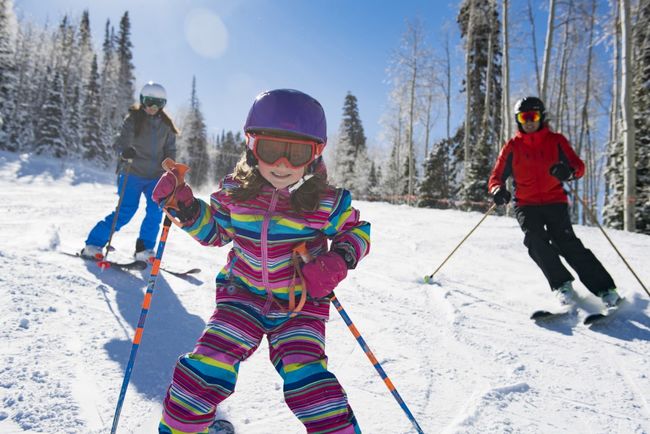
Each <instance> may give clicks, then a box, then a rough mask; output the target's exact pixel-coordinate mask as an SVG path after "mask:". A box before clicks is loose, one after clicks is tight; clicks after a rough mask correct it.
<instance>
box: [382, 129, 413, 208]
mask: <svg viewBox="0 0 650 434" xmlns="http://www.w3.org/2000/svg"><path fill="white" fill-rule="evenodd" d="M400 145H401V143H400V142H399V141H397V140H394V141H393V148H392V149H391V153H390V157H389V158H388V161H387V162H386V170H385V176H384V178H383V185H382V190H383V193H384V195H385V196H387V198H388V200H389V201H390V202H391V203H403V202H404V198H403V192H404V190H408V183H406V182H405V180H406V179H407V178H404V171H403V167H404V164H405V163H404V161H405V160H407V158H405V157H404V155H403V154H402V155H400V152H399V151H400Z"/></svg>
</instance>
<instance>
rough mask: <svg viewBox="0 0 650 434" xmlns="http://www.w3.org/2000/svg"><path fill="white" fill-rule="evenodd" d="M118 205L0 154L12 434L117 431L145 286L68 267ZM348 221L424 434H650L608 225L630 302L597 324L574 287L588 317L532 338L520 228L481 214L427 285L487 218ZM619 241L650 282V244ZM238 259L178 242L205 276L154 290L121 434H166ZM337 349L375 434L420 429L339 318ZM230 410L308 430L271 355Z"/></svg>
mask: <svg viewBox="0 0 650 434" xmlns="http://www.w3.org/2000/svg"><path fill="white" fill-rule="evenodd" d="M115 193H116V186H115V176H114V174H113V173H112V172H111V171H110V170H109V169H107V170H106V171H100V170H94V169H90V168H88V167H86V166H83V165H82V164H81V163H74V162H69V161H68V162H65V161H60V160H55V159H48V158H46V157H38V156H31V155H18V154H12V153H0V203H2V212H1V213H0V300H2V303H1V304H0V357H1V362H0V432H2V433H6V434H13V433H36V432H46V433H106V432H108V431H109V430H110V426H111V423H112V418H113V413H114V411H115V405H116V401H117V397H118V394H119V389H120V386H121V383H122V378H123V375H124V369H125V366H126V364H127V361H128V358H129V352H130V349H131V342H132V338H133V333H134V329H135V327H136V324H137V321H138V318H139V316H140V310H141V305H142V298H143V293H144V291H145V289H146V286H147V280H148V278H149V271H148V270H147V271H143V272H124V271H119V270H115V269H110V270H105V271H102V270H101V269H99V268H98V267H97V266H96V265H95V264H94V263H92V262H85V261H83V260H80V259H77V258H73V257H70V256H67V255H63V254H61V252H75V251H78V250H79V249H80V248H81V247H82V246H83V242H84V240H85V237H86V235H87V233H88V231H89V230H90V229H91V227H92V226H93V225H94V224H95V223H96V222H97V221H98V220H99V219H101V218H103V217H104V216H105V215H106V214H108V213H109V212H110V211H111V210H112V209H113V208H114V207H115V205H116V203H117V196H116V194H115ZM209 193H210V191H209V190H206V191H199V192H197V195H198V196H199V197H203V198H207V196H208V195H209ZM355 206H356V207H357V208H358V209H360V211H361V214H362V217H363V218H364V219H365V220H368V221H370V222H371V223H372V248H371V253H370V255H369V256H368V257H367V258H366V259H365V260H364V261H362V262H361V263H360V264H359V266H358V268H357V269H356V270H354V271H352V272H350V273H349V275H348V278H347V279H346V280H345V281H344V282H343V283H342V284H341V285H340V286H339V288H337V291H336V292H337V296H338V298H339V299H340V301H341V303H342V304H343V306H344V307H345V309H346V310H347V312H348V314H349V315H350V317H351V318H352V320H353V321H354V323H355V325H356V326H357V328H358V329H359V330H360V332H361V334H362V335H363V337H364V338H365V340H366V341H367V343H368V345H369V346H370V348H371V349H372V351H373V352H374V354H375V355H376V356H377V358H378V359H379V361H380V363H381V365H382V367H383V368H384V369H385V371H386V372H387V373H388V375H389V377H390V379H391V380H392V381H393V383H394V384H395V386H396V387H397V390H398V392H399V393H400V394H401V396H402V397H403V398H404V401H405V402H406V403H407V405H408V407H409V408H410V410H411V412H412V413H413V414H414V415H415V417H416V419H417V421H418V422H419V424H420V426H421V427H422V429H423V430H424V432H426V433H504V432H508V433H569V432H570V433H650V404H649V402H650V378H649V375H650V319H648V314H649V313H650V307H648V295H647V294H646V293H645V292H644V291H643V289H642V288H641V286H640V285H639V283H638V282H637V281H636V280H635V279H634V277H633V275H632V274H631V273H630V271H629V270H628V269H627V267H626V266H625V264H624V263H623V262H622V260H621V259H620V258H619V257H618V255H617V254H616V252H615V251H614V249H613V248H612V247H611V246H610V245H609V244H608V242H607V240H606V239H605V237H603V235H602V234H601V233H600V231H599V229H598V228H594V227H584V226H576V227H575V229H576V232H577V234H578V236H579V237H580V238H581V239H582V241H583V242H584V243H585V245H587V247H589V248H590V249H591V250H593V251H594V253H595V254H596V256H597V257H598V258H599V259H600V260H601V262H603V264H604V265H605V266H606V268H607V269H608V270H609V271H610V273H611V274H612V276H613V277H614V279H615V281H616V283H617V285H618V288H619V289H620V291H621V293H622V294H624V295H625V297H626V305H625V306H624V308H622V310H621V311H619V312H618V313H617V314H616V316H615V317H613V318H610V319H608V320H607V321H606V322H604V323H600V324H598V325H596V326H593V327H587V326H585V325H583V324H582V320H583V318H584V316H585V314H586V312H593V311H597V310H598V309H600V308H601V304H600V302H599V300H597V299H596V298H595V297H594V296H592V295H591V294H590V293H589V292H588V291H587V290H586V288H585V287H584V286H583V285H582V284H581V283H579V282H577V281H576V283H575V287H576V290H577V292H578V294H579V306H580V309H579V310H578V312H577V313H576V314H575V315H569V316H568V317H566V318H563V319H560V320H556V321H551V322H548V323H543V324H542V323H540V324H536V323H535V322H533V321H531V320H530V319H529V317H530V315H531V313H532V312H533V311H534V310H537V309H540V308H553V307H554V306H555V303H556V302H555V300H554V298H553V296H552V294H551V293H550V291H549V288H548V287H547V284H546V282H545V280H544V278H543V276H542V274H541V272H540V271H539V270H538V269H537V267H536V266H535V265H534V263H533V261H532V260H531V259H530V258H529V257H528V254H527V252H526V249H525V247H524V246H523V245H522V239H523V235H522V233H521V231H520V229H519V227H518V225H517V223H516V221H515V220H514V219H512V218H510V217H505V216H504V217H499V216H490V217H488V218H487V219H486V220H485V221H484V222H483V224H482V225H481V226H480V227H479V228H478V229H477V230H476V232H475V233H474V234H473V235H472V236H471V237H470V238H469V239H468V240H467V241H466V242H465V243H464V244H463V246H462V247H461V248H460V249H459V250H458V251H457V252H456V253H455V254H454V256H452V258H451V259H450V260H449V261H448V262H447V264H445V266H444V267H443V268H442V269H441V271H439V272H438V274H436V276H435V278H434V281H435V284H433V285H427V284H424V283H423V277H424V276H425V275H426V274H430V273H432V272H433V270H434V269H435V268H436V267H437V266H438V265H439V264H440V263H441V262H442V261H443V260H444V259H445V258H446V256H447V255H448V254H449V253H450V252H451V251H452V250H453V249H454V247H455V246H456V245H457V244H458V242H459V241H460V240H461V239H462V238H463V237H464V236H465V234H467V232H469V230H470V229H471V228H472V227H473V226H474V225H475V224H476V223H477V222H478V221H479V220H480V218H481V214H480V213H465V212H459V211H453V210H433V209H418V208H414V207H409V206H395V205H390V204H386V203H371V202H356V203H355ZM141 219H142V214H141V213H140V212H139V214H137V215H136V217H135V218H134V220H133V221H132V222H131V223H130V224H129V225H128V226H126V227H125V228H124V229H123V230H122V231H121V232H119V233H118V234H116V236H115V237H114V242H113V244H114V245H115V247H116V248H117V251H116V252H115V253H114V259H120V258H128V257H129V256H130V255H131V254H132V251H133V247H134V243H135V239H136V238H137V233H138V228H139V223H140V221H141ZM607 232H608V234H609V236H610V237H611V238H612V240H613V241H614V243H616V245H617V246H618V248H619V250H620V251H621V252H622V253H623V255H625V257H626V259H627V261H628V262H629V264H630V265H631V266H632V267H633V268H634V270H635V271H636V272H637V274H638V275H639V277H640V278H641V280H642V281H643V282H645V284H646V286H647V285H648V283H650V267H648V264H649V261H648V260H649V258H650V237H648V236H645V235H639V234H631V233H626V232H622V231H615V230H609V229H608V230H607ZM227 250H228V249H227V248H220V249H219V248H207V247H202V246H201V245H199V244H198V243H197V242H195V241H194V240H192V239H191V238H190V237H189V236H187V235H186V234H185V233H183V232H182V231H180V230H179V229H178V228H173V229H172V231H171V232H170V234H169V238H168V243H167V248H166V250H165V253H164V257H163V266H168V267H170V268H175V269H185V268H192V267H199V268H201V269H202V272H201V273H200V274H198V275H195V276H193V277H190V278H186V279H181V278H177V277H174V276H172V275H170V274H167V273H164V272H162V273H161V274H160V275H159V276H158V280H157V281H156V285H155V291H154V295H153V302H152V308H151V310H150V312H149V315H148V318H147V322H146V326H145V330H144V337H143V342H142V345H141V346H140V349H139V352H138V355H137V359H136V362H135V368H134V370H133V374H132V377H131V383H130V385H129V389H128V393H127V395H126V399H125V401H124V407H123V411H122V415H121V419H120V425H119V430H118V432H120V433H138V434H140V433H154V432H156V426H157V422H158V419H159V417H160V411H161V401H162V398H163V396H164V393H165V389H166V388H167V386H168V384H169V380H170V374H171V370H172V368H173V365H174V363H175V360H176V358H177V357H178V356H179V355H180V354H182V353H184V352H188V351H191V349H192V347H193V344H194V342H195V340H196V338H197V337H198V336H199V335H200V333H201V331H202V329H203V327H204V325H205V320H206V319H207V318H208V317H209V316H210V314H211V312H212V310H213V308H214V283H213V282H214V277H215V275H216V273H217V271H218V270H219V269H220V268H221V266H222V265H223V264H224V261H225V258H226V253H227ZM327 353H328V355H329V367H330V369H331V370H332V371H333V372H334V373H335V374H336V375H337V377H338V378H339V380H340V381H341V383H342V384H343V386H344V387H345V389H346V391H347V393H348V396H349V400H350V403H351V405H352V407H353V409H354V411H355V413H356V416H357V419H358V421H359V424H360V426H361V428H362V430H363V432H364V433H370V434H399V433H413V432H415V430H414V428H413V427H412V425H411V423H410V422H409V420H408V419H407V417H406V415H405V413H404V412H403V411H402V409H401V408H400V407H399V405H398V404H397V402H396V401H395V400H394V398H393V396H392V395H391V394H390V392H389V391H388V389H387V388H386V386H385V385H384V383H383V382H382V381H381V379H380V377H379V375H378V374H377V373H376V371H375V370H374V368H373V367H372V365H371V364H370V362H369V361H368V359H367V358H366V355H365V354H364V352H363V351H362V349H361V348H360V347H359V345H358V344H357V342H356V341H355V339H354V338H353V336H352V335H351V334H350V332H349V330H348V328H347V327H346V326H345V323H344V322H343V320H342V319H341V318H340V317H339V315H338V314H337V312H336V311H335V310H334V309H333V308H332V312H331V320H330V321H329V324H328V341H327ZM219 410H220V413H221V414H222V415H223V416H225V417H227V418H228V419H229V420H231V421H232V422H233V423H234V425H235V427H236V428H237V430H238V432H240V433H244V434H274V433H287V434H292V433H303V432H304V429H303V428H302V425H301V424H300V423H299V422H298V421H297V419H295V418H294V416H293V414H292V413H291V412H290V411H289V409H288V408H287V407H286V406H285V404H284V402H283V397H282V381H281V379H280V377H279V375H278V374H277V373H276V372H275V370H274V369H273V367H272V365H271V363H270V362H269V360H268V348H267V347H266V346H265V344H263V346H262V347H261V348H260V349H259V350H258V351H257V353H255V354H254V355H253V356H252V357H251V358H250V359H249V360H248V361H246V362H245V363H243V364H242V366H241V369H240V376H239V381H238V384H237V390H236V393H235V394H234V395H233V396H232V397H231V398H229V399H228V400H227V401H225V402H224V403H223V404H222V405H221V407H220V409H219Z"/></svg>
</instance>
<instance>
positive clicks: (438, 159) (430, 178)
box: [418, 139, 452, 209]
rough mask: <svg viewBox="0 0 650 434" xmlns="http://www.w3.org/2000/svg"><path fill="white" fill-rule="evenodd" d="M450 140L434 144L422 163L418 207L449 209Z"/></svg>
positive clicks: (450, 191)
mask: <svg viewBox="0 0 650 434" xmlns="http://www.w3.org/2000/svg"><path fill="white" fill-rule="evenodd" d="M451 145H452V140H451V139H450V140H447V139H443V140H440V141H439V142H438V143H436V144H434V145H433V147H432V149H431V153H430V154H429V157H428V158H427V160H426V161H425V162H424V177H423V179H422V182H421V183H420V189H419V191H418V206H420V207H429V208H441V209H446V208H449V207H451V203H452V201H451V198H452V188H451V168H450V164H449V160H450V151H449V149H450V147H451Z"/></svg>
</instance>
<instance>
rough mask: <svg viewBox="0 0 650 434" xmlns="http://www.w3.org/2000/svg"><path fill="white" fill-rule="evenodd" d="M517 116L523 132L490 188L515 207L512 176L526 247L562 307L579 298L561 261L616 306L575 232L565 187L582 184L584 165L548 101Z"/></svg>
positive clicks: (525, 102) (525, 106)
mask: <svg viewBox="0 0 650 434" xmlns="http://www.w3.org/2000/svg"><path fill="white" fill-rule="evenodd" d="M514 112H515V113H514V114H515V121H516V122H517V126H518V128H519V131H518V132H517V133H516V134H515V136H514V137H513V138H512V139H510V140H509V141H508V142H507V143H506V144H505V146H504V147H503V148H502V149H501V152H500V153H499V157H498V159H497V162H496V164H495V166H494V169H493V170H492V175H491V176H490V180H489V182H488V188H489V192H490V194H491V195H492V198H493V200H494V202H495V203H496V204H497V205H505V204H507V203H508V202H509V201H510V198H511V195H510V192H509V191H508V190H507V189H506V187H505V182H506V180H507V179H508V178H509V177H510V176H512V178H513V184H514V186H515V216H516V217H517V221H518V222H519V226H521V230H522V231H523V232H524V234H525V235H524V245H525V246H526V247H527V248H528V254H529V255H530V257H531V258H532V259H533V260H534V261H535V263H536V264H537V266H538V267H539V268H540V269H541V270H542V272H543V273H544V276H545V277H546V279H547V280H548V283H549V285H550V287H551V289H552V290H553V291H554V293H555V295H556V296H557V297H558V299H559V300H560V303H561V304H565V305H569V304H572V303H573V296H574V292H573V287H572V285H571V282H572V281H573V276H572V275H571V273H570V272H569V271H568V270H567V269H566V267H565V266H564V265H563V264H562V261H560V255H562V256H563V257H564V259H566V261H567V262H568V263H569V265H570V266H571V267H572V268H573V269H574V270H575V271H576V272H577V273H578V276H579V277H580V280H581V281H582V283H584V285H585V286H586V287H587V289H589V291H591V292H592V293H593V294H594V295H596V296H598V297H600V298H601V299H602V300H603V303H604V304H605V305H606V306H607V307H612V306H615V305H616V304H618V302H619V301H620V297H619V295H618V292H617V291H616V286H615V285H614V280H613V279H612V277H611V276H610V275H609V273H608V272H607V270H605V268H604V267H603V265H602V264H601V263H600V261H599V260H598V259H597V258H596V256H595V255H594V254H593V253H592V252H591V250H589V249H587V248H585V246H584V245H583V244H582V242H581V241H580V239H579V238H578V237H577V236H576V235H575V233H574V232H573V227H572V225H571V218H570V216H569V206H568V198H567V193H566V191H565V190H564V188H563V185H562V183H563V182H566V181H570V180H574V179H579V178H581V177H582V176H583V175H584V172H585V165H584V163H583V162H582V160H581V159H580V157H578V155H576V153H575V151H574V150H573V148H572V147H571V145H570V144H569V142H568V140H567V139H566V137H564V136H563V135H562V134H559V133H555V132H552V131H551V130H550V129H549V126H548V124H547V123H546V122H545V115H546V109H545V107H544V103H543V102H542V100H540V99H539V98H536V97H531V96H529V97H525V98H522V99H520V100H519V101H517V103H516V104H515V110H514Z"/></svg>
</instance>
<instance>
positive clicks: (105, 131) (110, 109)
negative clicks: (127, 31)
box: [99, 20, 128, 148]
mask: <svg viewBox="0 0 650 434" xmlns="http://www.w3.org/2000/svg"><path fill="white" fill-rule="evenodd" d="M117 89H118V63H117V56H116V54H115V34H114V31H113V28H112V27H111V23H110V20H106V27H105V30H104V43H103V45H102V69H101V73H100V98H99V101H100V104H101V111H100V113H101V118H100V126H101V140H102V142H103V143H104V146H106V147H108V148H111V147H112V146H113V142H114V139H115V134H116V133H117V132H118V131H119V128H120V126H121V123H122V120H123V117H122V115H121V114H122V113H123V112H125V111H126V110H127V109H128V106H126V107H117V104H118V100H117Z"/></svg>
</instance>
